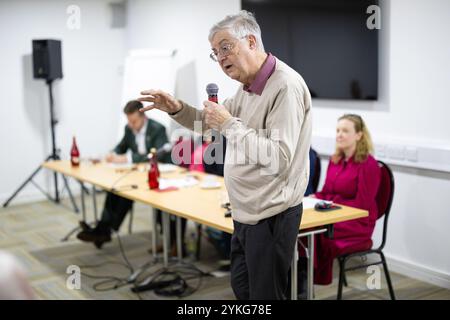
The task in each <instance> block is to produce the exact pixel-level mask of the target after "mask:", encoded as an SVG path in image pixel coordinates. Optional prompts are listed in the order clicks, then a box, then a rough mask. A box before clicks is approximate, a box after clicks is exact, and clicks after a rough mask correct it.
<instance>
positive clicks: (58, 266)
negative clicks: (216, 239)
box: [0, 195, 450, 300]
mask: <svg viewBox="0 0 450 320" xmlns="http://www.w3.org/2000/svg"><path fill="white" fill-rule="evenodd" d="M103 199H104V195H100V196H99V197H98V205H99V211H101V208H102V204H103ZM88 200H89V198H88ZM150 210H151V209H150V208H149V207H146V206H144V205H140V204H135V210H134V212H135V213H134V220H133V233H132V234H128V219H126V220H125V222H124V225H123V226H122V229H121V232H120V239H121V241H122V244H123V248H124V251H125V254H126V257H127V258H128V259H129V261H130V263H131V265H132V266H133V268H138V267H139V266H142V265H144V264H145V263H146V262H149V261H151V259H152V257H151V255H150V254H149V253H148V249H149V248H150V247H151V235H150V230H151V229H150ZM87 212H88V220H90V221H92V220H93V213H92V203H91V202H90V201H88V202H87ZM79 219H80V215H77V214H75V213H74V212H73V211H71V210H70V207H69V203H68V201H67V199H66V200H64V201H63V206H61V205H55V204H53V203H51V202H48V201H42V202H36V203H30V204H23V205H14V204H13V205H11V206H10V207H8V208H6V209H1V210H0V248H1V249H2V250H6V251H8V252H10V253H12V254H13V255H15V256H16V257H17V258H18V259H19V260H20V262H21V263H22V264H23V265H24V267H25V268H26V270H27V272H28V275H29V281H30V282H31V285H32V287H33V288H34V290H35V293H36V295H37V296H38V298H39V299H139V298H141V299H177V297H164V296H159V295H156V294H155V293H154V292H153V291H147V292H143V293H141V294H140V297H138V296H137V295H136V294H135V293H133V292H131V290H130V289H131V288H132V286H133V285H132V284H125V285H123V284H122V285H121V286H119V287H118V288H116V289H113V288H111V289H109V287H111V286H112V285H114V284H115V283H117V282H113V281H110V282H107V283H99V282H100V281H104V279H95V278H92V277H88V276H86V275H85V274H89V275H90V276H95V277H104V276H111V277H116V278H124V279H125V278H127V277H128V276H129V275H130V271H129V270H128V269H127V268H126V266H125V262H124V259H123V256H122V254H121V251H120V248H119V242H118V239H117V237H113V238H114V239H113V241H112V242H111V243H108V244H106V245H105V246H104V247H103V249H102V250H98V249H96V248H95V247H94V246H93V245H91V244H86V243H82V242H80V241H78V240H77V239H76V237H75V235H73V236H72V237H71V239H70V240H69V241H67V242H61V239H62V238H63V237H64V236H65V235H66V234H67V233H68V232H69V231H70V230H71V229H73V228H74V227H76V226H77V223H78V220H79ZM188 228H191V229H192V230H193V229H194V225H193V224H192V223H189V224H188ZM188 234H189V232H188ZM195 264H196V266H197V267H198V268H200V269H201V270H203V271H214V270H217V269H218V268H219V267H220V263H219V256H218V254H217V253H216V251H215V249H214V247H213V246H212V245H211V244H210V243H209V242H208V241H207V240H206V239H203V241H202V252H201V260H200V261H198V262H196V263H195ZM72 265H76V266H79V267H80V269H81V272H82V273H83V275H82V276H81V289H79V290H77V289H69V288H68V286H67V284H66V281H67V279H68V277H69V274H68V273H67V269H68V267H69V266H72ZM93 266H97V267H93ZM159 268H161V264H157V265H153V266H152V267H151V268H149V269H147V270H146V272H145V273H143V274H142V275H141V277H140V278H139V280H144V279H145V278H146V277H147V276H148V275H151V274H152V273H153V272H154V271H156V270H157V269H159ZM336 274H337V273H336V272H335V275H336ZM391 275H392V278H393V283H394V288H395V292H396V295H397V298H398V299H450V290H447V289H443V288H440V287H436V286H433V285H430V284H428V283H424V282H421V281H418V280H415V279H411V278H408V277H405V276H402V275H399V274H396V273H391ZM347 277H348V281H349V287H347V288H345V289H344V299H375V300H376V299H388V297H389V296H388V292H387V289H386V285H385V282H384V279H383V280H382V284H381V289H380V290H368V289H367V286H366V281H367V277H368V275H367V274H366V273H365V272H364V270H362V271H354V272H350V273H349V274H348V275H347ZM336 282H337V281H336V279H335V281H334V282H333V284H332V285H330V286H326V287H321V286H316V290H315V296H316V299H335V297H336V288H337V285H336ZM188 284H189V286H190V287H197V286H198V290H197V291H195V292H194V293H193V294H192V295H189V296H187V297H185V299H234V295H233V292H232V290H231V287H230V285H229V275H225V276H223V277H202V278H201V281H199V279H191V280H189V281H188ZM95 285H97V286H98V287H96V288H94V287H95ZM104 289H105V290H104ZM106 289H109V290H106ZM100 290H103V291H100Z"/></svg>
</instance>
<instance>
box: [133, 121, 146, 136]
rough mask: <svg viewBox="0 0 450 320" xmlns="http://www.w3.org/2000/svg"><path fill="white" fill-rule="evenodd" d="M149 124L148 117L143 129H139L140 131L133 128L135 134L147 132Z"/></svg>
mask: <svg viewBox="0 0 450 320" xmlns="http://www.w3.org/2000/svg"><path fill="white" fill-rule="evenodd" d="M147 124H148V119H145V122H144V125H143V126H142V128H141V130H139V131H134V130H133V133H134V134H135V135H138V134H140V135H143V134H145V132H147Z"/></svg>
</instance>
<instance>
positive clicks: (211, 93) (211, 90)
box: [206, 83, 219, 103]
mask: <svg viewBox="0 0 450 320" xmlns="http://www.w3.org/2000/svg"><path fill="white" fill-rule="evenodd" d="M218 92H219V87H218V86H217V84H215V83H210V84H208V85H207V86H206V93H207V94H208V100H209V101H212V102H215V103H219V102H218V101H219V99H218V98H217V93H218Z"/></svg>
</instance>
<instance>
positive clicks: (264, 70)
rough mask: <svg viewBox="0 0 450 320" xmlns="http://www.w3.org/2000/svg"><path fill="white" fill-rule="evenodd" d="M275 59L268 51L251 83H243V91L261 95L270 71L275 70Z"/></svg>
mask: <svg viewBox="0 0 450 320" xmlns="http://www.w3.org/2000/svg"><path fill="white" fill-rule="evenodd" d="M275 65H276V59H275V57H274V56H273V55H272V54H271V53H270V52H269V54H268V55H267V58H266V61H264V63H263V65H262V66H261V69H259V71H258V73H257V74H256V77H255V80H253V82H252V83H251V85H249V86H247V85H244V91H247V92H249V93H256V94H257V95H259V96H260V95H261V94H262V92H263V90H264V87H265V86H266V83H267V80H269V78H270V76H271V75H272V73H273V72H274V71H275Z"/></svg>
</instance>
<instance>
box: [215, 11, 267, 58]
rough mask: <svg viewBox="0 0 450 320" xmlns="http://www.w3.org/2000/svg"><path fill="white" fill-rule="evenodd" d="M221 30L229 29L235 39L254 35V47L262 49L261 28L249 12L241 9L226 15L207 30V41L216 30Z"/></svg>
mask: <svg viewBox="0 0 450 320" xmlns="http://www.w3.org/2000/svg"><path fill="white" fill-rule="evenodd" d="M222 30H229V31H230V33H231V34H232V35H233V36H234V37H235V38H236V39H240V38H243V37H245V36H248V35H254V36H255V38H256V47H257V48H258V49H259V50H262V51H264V45H263V42H262V37H261V28H260V27H259V25H258V22H256V19H255V16H254V15H253V14H252V13H251V12H248V11H246V10H241V11H239V13H238V14H232V15H228V16H226V17H225V18H224V19H223V20H221V21H219V22H217V23H216V24H215V25H214V26H213V27H212V28H211V30H210V31H209V37H208V39H209V42H211V41H212V38H213V37H214V35H215V34H216V33H217V32H218V31H222Z"/></svg>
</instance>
